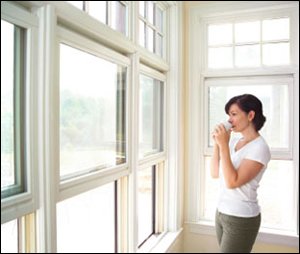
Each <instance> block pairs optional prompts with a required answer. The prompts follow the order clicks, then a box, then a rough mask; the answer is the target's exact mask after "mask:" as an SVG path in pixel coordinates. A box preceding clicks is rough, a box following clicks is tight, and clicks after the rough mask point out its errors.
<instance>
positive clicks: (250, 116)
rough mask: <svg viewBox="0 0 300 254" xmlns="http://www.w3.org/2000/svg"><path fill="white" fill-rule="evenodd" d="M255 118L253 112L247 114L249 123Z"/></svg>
mask: <svg viewBox="0 0 300 254" xmlns="http://www.w3.org/2000/svg"><path fill="white" fill-rule="evenodd" d="M254 117H255V111H253V110H251V111H250V112H249V113H248V120H249V121H250V122H251V121H252V120H253V118H254Z"/></svg>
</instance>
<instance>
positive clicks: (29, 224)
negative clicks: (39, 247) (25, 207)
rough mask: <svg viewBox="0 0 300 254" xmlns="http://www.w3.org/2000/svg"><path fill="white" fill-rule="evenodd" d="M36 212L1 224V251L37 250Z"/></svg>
mask: <svg viewBox="0 0 300 254" xmlns="http://www.w3.org/2000/svg"><path fill="white" fill-rule="evenodd" d="M35 232H36V223H35V214H34V213H31V214H27V215H25V216H22V217H20V218H17V219H14V220H11V221H9V222H6V223H3V224H1V253H18V252H22V253H24V252H26V253H27V252H30V253H32V252H36V233H35Z"/></svg>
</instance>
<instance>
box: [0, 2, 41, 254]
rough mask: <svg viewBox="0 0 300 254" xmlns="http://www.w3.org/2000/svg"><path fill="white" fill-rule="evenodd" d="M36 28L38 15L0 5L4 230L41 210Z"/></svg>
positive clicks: (4, 3) (22, 234) (2, 216)
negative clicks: (8, 225)
mask: <svg viewBox="0 0 300 254" xmlns="http://www.w3.org/2000/svg"><path fill="white" fill-rule="evenodd" d="M37 27H38V19H37V17H36V16H35V15H32V14H31V13H30V12H28V11H26V10H25V9H23V8H20V7H19V6H17V5H14V4H13V3H11V2H8V1H6V2H1V52H2V54H1V74H2V75H1V137H2V138H1V224H3V223H9V222H10V221H14V220H15V221H16V220H21V218H23V217H26V215H27V214H30V213H33V212H35V211H36V208H37V205H38V199H37V195H38V193H37V191H36V186H37V178H38V174H37V167H36V166H37V158H38V155H37V154H38V151H39V149H38V147H37V142H36V139H35V137H34V134H33V133H34V131H35V130H37V129H38V127H37V126H38V121H37V119H38V117H37V115H38V112H37V111H38V110H37V107H36V105H37V104H36V103H37V96H36V94H35V92H36V80H37V71H36V68H37V66H33V65H32V64H31V63H32V62H34V61H35V60H36V58H35V57H36V53H37V47H36V45H35V43H36V41H37V34H36V31H37ZM30 234H31V233H30ZM32 234H34V231H32ZM19 235H20V236H22V239H24V238H25V237H27V236H28V234H26V233H23V232H20V233H19ZM32 237H35V236H34V235H33V236H32ZM21 242H22V240H20V239H18V244H20V243H21ZM19 249H20V248H19Z"/></svg>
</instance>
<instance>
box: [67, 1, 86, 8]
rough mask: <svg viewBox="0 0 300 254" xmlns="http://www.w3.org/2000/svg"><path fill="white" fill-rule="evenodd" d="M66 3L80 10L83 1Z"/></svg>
mask: <svg viewBox="0 0 300 254" xmlns="http://www.w3.org/2000/svg"><path fill="white" fill-rule="evenodd" d="M67 3H69V4H72V5H73V6H75V7H76V8H78V9H80V10H83V1H67Z"/></svg>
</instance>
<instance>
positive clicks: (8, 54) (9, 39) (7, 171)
mask: <svg viewBox="0 0 300 254" xmlns="http://www.w3.org/2000/svg"><path fill="white" fill-rule="evenodd" d="M13 184H15V168H14V25H12V24H10V23H8V22H6V21H4V20H1V189H2V188H3V187H6V186H9V185H13Z"/></svg>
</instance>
